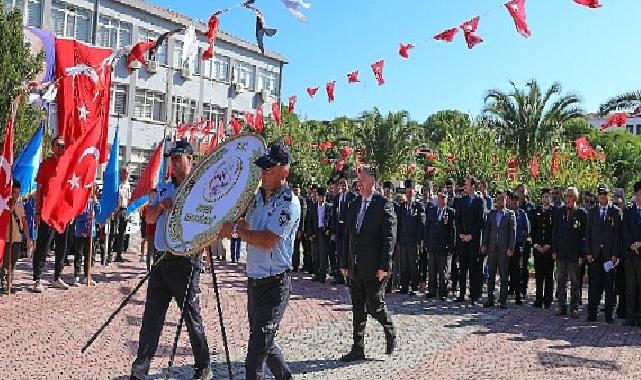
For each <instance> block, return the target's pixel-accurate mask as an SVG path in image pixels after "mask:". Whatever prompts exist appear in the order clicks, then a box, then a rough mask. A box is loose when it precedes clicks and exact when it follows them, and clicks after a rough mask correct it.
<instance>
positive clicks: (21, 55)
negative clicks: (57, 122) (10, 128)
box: [0, 0, 44, 154]
mask: <svg viewBox="0 0 641 380" xmlns="http://www.w3.org/2000/svg"><path fill="white" fill-rule="evenodd" d="M0 9H1V10H0V46H2V48H0V128H1V130H2V133H3V134H4V132H5V129H6V125H7V121H8V118H9V116H10V115H11V109H12V104H13V102H14V100H15V99H16V97H17V96H18V95H19V94H20V93H21V92H23V93H24V91H25V90H24V86H25V84H27V83H28V82H29V81H30V80H31V79H32V78H34V77H35V76H36V74H37V73H38V72H39V71H40V70H41V69H42V60H43V58H44V56H43V55H42V54H40V55H38V56H35V57H34V56H33V55H32V54H31V52H30V50H29V47H28V46H26V45H25V43H24V41H23V39H24V36H23V29H22V14H21V13H20V12H19V11H18V10H13V11H11V12H4V11H3V10H4V2H3V1H2V0H0ZM25 97H26V94H25ZM41 117H42V113H41V112H40V111H39V110H38V109H37V108H35V107H33V106H31V105H29V104H26V102H25V99H23V101H22V102H21V104H20V106H19V107H18V110H17V113H16V119H15V124H14V150H15V152H14V153H15V154H18V153H19V152H20V151H21V150H22V148H23V147H24V145H25V144H26V142H27V141H28V139H29V138H30V137H31V135H32V134H33V132H34V131H35V129H36V128H37V127H38V124H39V122H40V119H41Z"/></svg>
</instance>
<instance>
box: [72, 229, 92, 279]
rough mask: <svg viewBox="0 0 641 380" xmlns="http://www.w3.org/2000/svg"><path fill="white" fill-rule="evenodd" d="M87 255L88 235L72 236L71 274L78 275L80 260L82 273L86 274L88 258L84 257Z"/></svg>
mask: <svg viewBox="0 0 641 380" xmlns="http://www.w3.org/2000/svg"><path fill="white" fill-rule="evenodd" d="M88 255H89V238H88V237H74V238H73V276H74V277H80V270H81V267H82V262H83V261H84V263H85V265H84V275H85V277H86V276H87V272H88V271H89V260H86V259H85V258H86V257H87V256H88Z"/></svg>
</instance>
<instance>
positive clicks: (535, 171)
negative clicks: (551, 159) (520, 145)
mask: <svg viewBox="0 0 641 380" xmlns="http://www.w3.org/2000/svg"><path fill="white" fill-rule="evenodd" d="M530 172H531V173H532V177H533V178H534V179H539V158H538V157H534V158H533V159H532V161H531V162H530Z"/></svg>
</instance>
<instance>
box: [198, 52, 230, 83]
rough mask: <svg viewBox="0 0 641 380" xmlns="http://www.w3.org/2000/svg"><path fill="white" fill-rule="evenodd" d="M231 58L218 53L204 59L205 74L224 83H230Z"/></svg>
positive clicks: (206, 76)
mask: <svg viewBox="0 0 641 380" xmlns="http://www.w3.org/2000/svg"><path fill="white" fill-rule="evenodd" d="M229 66H230V58H229V57H224V56H222V55H218V54H216V55H215V56H214V59H213V62H212V60H211V59H208V60H206V61H203V76H204V77H205V78H210V79H214V80H217V81H220V82H223V83H229Z"/></svg>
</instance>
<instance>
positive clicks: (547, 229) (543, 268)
mask: <svg viewBox="0 0 641 380" xmlns="http://www.w3.org/2000/svg"><path fill="white" fill-rule="evenodd" d="M551 202H552V197H551V195H550V189H542V190H541V205H540V206H539V207H537V208H536V209H535V210H534V211H533V212H532V234H531V236H532V246H533V248H534V276H535V278H536V299H535V301H534V305H533V306H534V307H538V308H541V307H544V308H546V309H549V308H550V305H551V304H552V294H553V291H554V279H553V274H554V260H553V259H552V231H553V227H554V223H553V221H554V211H553V208H552V205H551Z"/></svg>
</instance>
